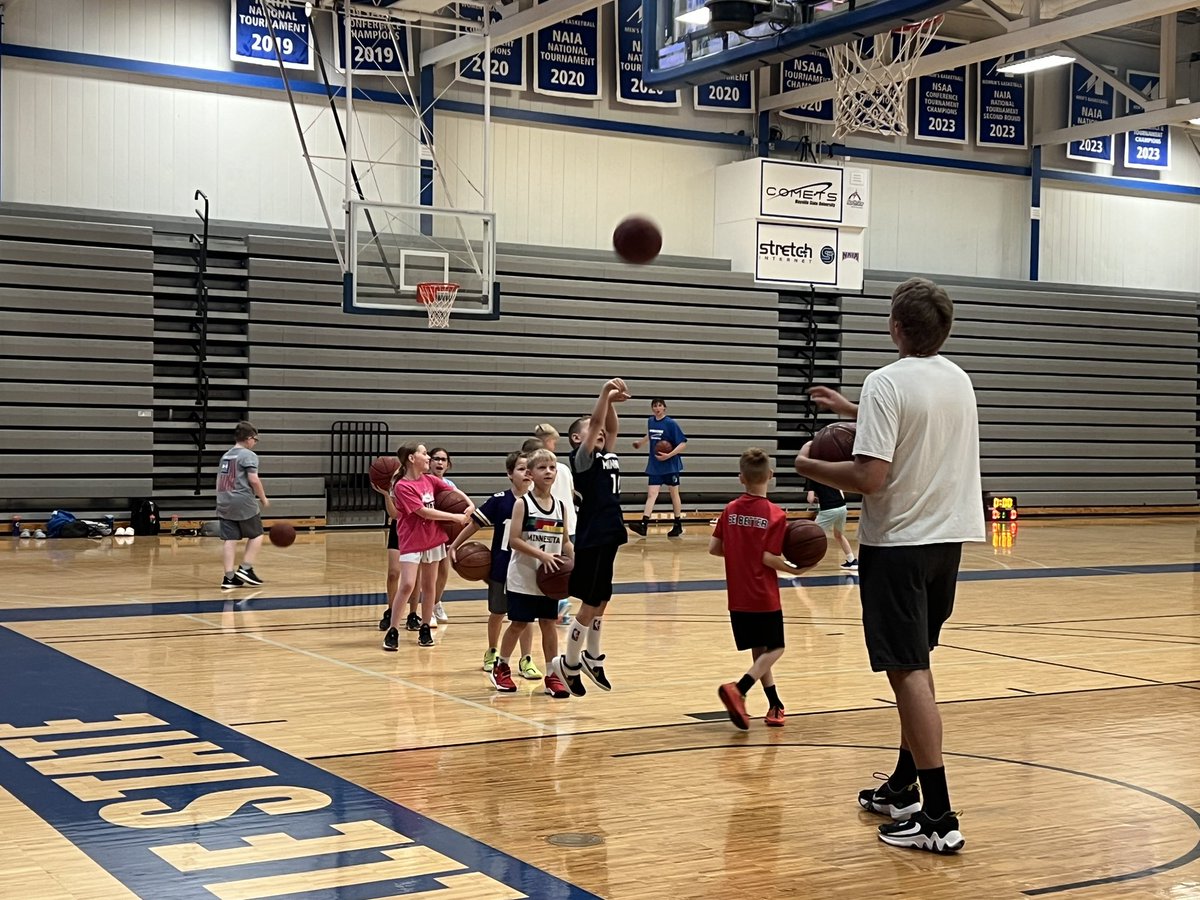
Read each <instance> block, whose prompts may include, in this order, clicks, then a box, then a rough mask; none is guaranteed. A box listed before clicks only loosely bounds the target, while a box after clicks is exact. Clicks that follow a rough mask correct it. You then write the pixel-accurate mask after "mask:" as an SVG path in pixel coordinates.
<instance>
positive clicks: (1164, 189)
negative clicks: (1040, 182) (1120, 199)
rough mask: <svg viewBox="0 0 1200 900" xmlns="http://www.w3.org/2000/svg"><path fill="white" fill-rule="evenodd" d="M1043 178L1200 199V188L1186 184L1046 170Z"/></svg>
mask: <svg viewBox="0 0 1200 900" xmlns="http://www.w3.org/2000/svg"><path fill="white" fill-rule="evenodd" d="M1042 177H1043V178H1044V179H1046V180H1047V181H1050V180H1053V181H1069V182H1073V183H1075V184H1094V185H1096V186H1098V187H1106V188H1120V189H1121V190H1126V191H1134V192H1136V193H1148V194H1174V195H1176V196H1180V197H1196V198H1200V187H1191V186H1190V185H1186V184H1165V183H1164V182H1161V181H1143V180H1142V179H1140V178H1114V177H1112V176H1109V175H1091V174H1089V173H1086V172H1064V171H1061V170H1058V169H1045V170H1043V172H1042Z"/></svg>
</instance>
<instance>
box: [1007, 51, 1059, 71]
mask: <svg viewBox="0 0 1200 900" xmlns="http://www.w3.org/2000/svg"><path fill="white" fill-rule="evenodd" d="M1073 62H1075V57H1073V56H1067V55H1065V54H1062V53H1043V54H1041V55H1040V56H1030V57H1028V58H1026V59H1017V60H1013V61H1012V62H1010V63H1005V64H1004V65H1002V66H996V71H997V72H1001V73H1003V74H1005V75H1024V74H1026V73H1027V72H1040V71H1042V69H1053V68H1055V67H1056V66H1065V65H1066V64H1067V63H1073Z"/></svg>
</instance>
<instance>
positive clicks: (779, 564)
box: [708, 447, 796, 730]
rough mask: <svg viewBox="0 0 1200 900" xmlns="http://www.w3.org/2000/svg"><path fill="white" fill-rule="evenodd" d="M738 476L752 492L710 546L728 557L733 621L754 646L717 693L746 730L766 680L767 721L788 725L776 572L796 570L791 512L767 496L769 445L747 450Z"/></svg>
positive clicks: (737, 636)
mask: <svg viewBox="0 0 1200 900" xmlns="http://www.w3.org/2000/svg"><path fill="white" fill-rule="evenodd" d="M738 468H739V473H738V479H739V480H740V481H741V482H742V484H743V485H744V486H745V488H746V493H744V494H742V496H740V497H738V498H737V499H736V500H734V501H733V502H732V503H730V504H729V505H728V506H726V507H725V510H724V512H722V513H721V517H720V518H719V519H717V527H716V530H715V531H714V532H713V536H712V538H711V539H710V540H709V542H708V552H709V553H711V554H712V555H713V556H721V557H724V558H725V584H726V588H727V590H728V593H729V623H730V624H731V625H732V626H733V640H734V643H735V644H736V645H737V648H738V649H739V650H749V651H750V653H751V654H752V656H753V660H754V662H753V664H752V665H751V666H750V668H749V669H748V670H747V672H746V674H745V675H743V676H742V677H741V678H740V679H739V680H738V681H732V682H730V683H729V684H723V685H721V686H720V687H719V688H718V689H717V696H718V697H720V698H721V702H722V703H724V704H725V709H726V710H727V711H728V712H729V719H730V721H731V722H733V724H734V725H736V726H737V727H738V728H741V729H743V730H745V729H747V728H749V727H750V717H749V716H748V715H747V714H746V695H747V694H748V693H750V689H751V688H752V687H754V682H756V681H761V682H762V686H763V691H764V692H765V693H766V695H767V702H768V703H769V704H770V710H769V712H768V713H767V724H768V725H771V726H774V727H777V728H778V727H782V726H783V723H784V712H783V701H782V700H780V699H779V693H778V691H776V689H775V676H774V674H773V673H772V671H771V667H772V666H774V665H775V663H777V662H778V661H779V657H781V656H783V607H782V606H781V605H780V602H779V577H778V576H777V575H776V574H775V573H776V572H786V573H788V574H789V575H795V574H796V568H795V566H793V565H792V564H791V563H789V562H788V561H787V560H786V559H784V558H783V537H784V534H785V532H786V531H787V514H786V513H784V511H783V510H782V509H780V508H779V507H778V506H776V505H775V504H774V503H772V502H771V501H770V500H768V499H767V485H768V484H770V482H771V476H772V475H774V474H775V470H774V469H772V468H771V458H770V457H769V456H767V454H766V451H765V450H760V449H759V448H758V447H751V448H750V449H749V450H747V451H746V452H745V453H743V454H742V459H741V462H740V463H739V465H738Z"/></svg>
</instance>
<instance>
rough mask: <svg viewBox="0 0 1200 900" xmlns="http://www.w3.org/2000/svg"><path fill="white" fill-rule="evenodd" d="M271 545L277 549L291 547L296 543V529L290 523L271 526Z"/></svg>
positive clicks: (277, 523) (278, 523)
mask: <svg viewBox="0 0 1200 900" xmlns="http://www.w3.org/2000/svg"><path fill="white" fill-rule="evenodd" d="M270 535H271V543H272V544H274V545H275V546H276V547H290V546H292V544H294V543H296V529H295V527H293V526H292V524H291V523H290V522H276V523H275V524H274V525H272V526H271V531H270Z"/></svg>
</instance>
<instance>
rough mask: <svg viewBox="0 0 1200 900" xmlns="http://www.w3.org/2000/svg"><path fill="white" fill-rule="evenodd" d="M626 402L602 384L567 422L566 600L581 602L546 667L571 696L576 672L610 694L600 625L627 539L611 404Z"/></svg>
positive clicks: (578, 690) (580, 689)
mask: <svg viewBox="0 0 1200 900" xmlns="http://www.w3.org/2000/svg"><path fill="white" fill-rule="evenodd" d="M628 399H629V390H628V389H627V388H626V387H625V382H624V381H622V380H621V379H620V378H613V379H611V380H610V381H606V382H605V383H604V387H602V388H601V389H600V394H599V396H598V397H597V398H596V403H595V405H594V406H593V407H592V412H591V415H589V416H582V417H580V418H579V419H576V420H575V421H574V422H573V423H572V424H571V430H570V438H571V446H572V447H574V448H575V449H574V450H572V451H571V473H572V475H573V476H574V479H575V493H576V494H578V495H579V517H578V519H577V521H576V529H575V568H574V569H572V570H571V596H572V597H578V598H579V599H580V600H581V601H583V602H582V605H581V606H580V607H579V612H578V613H577V614H576V615H575V620H574V621H573V622H572V623H571V627H570V629H569V631H568V634H567V648H566V652H565V653H563V654H561V655H560V656H558V657H557V658H556V659H555V660H554V665H553V667H552V668H553V670H554V673H555V674H556V675H558V677H559V678H561V679H562V681H563V683H564V684H566V686H567V689H568V690H570V692H571V693H572V694H574V695H575V696H576V697H582V696H583V695H584V694H586V693H587V689H586V688H584V686H583V679H582V678H581V677H580V674H581V673H582V674H586V675H587V676H588V678H590V679H591V680H592V681H593V682H594V683H595V685H596V686H597V687H599V688H600V689H601V690H603V691H611V690H612V685H611V684H610V683H609V681H608V678H607V677H606V676H605V674H604V653H603V652H601V649H600V623H601V618H602V617H603V615H604V611H605V609H607V608H608V601H609V600H610V599H612V590H613V563H614V562H615V561H616V558H617V551H618V550H619V549H620V548H621V545H622V544H624V543H625V542H626V541H627V540H628V537H627V536H626V534H625V519H624V517H623V516H622V514H621V460H620V458H619V457H618V456H617V453H616V451H615V450H614V448H615V447H616V446H617V433H618V432H619V431H620V427H621V423H620V419H619V418H618V417H617V411H616V408H615V406H614V404H617V403H624V402H625V401H626V400H628ZM585 641H586V644H587V648H586V650H585V649H584V643H585Z"/></svg>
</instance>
